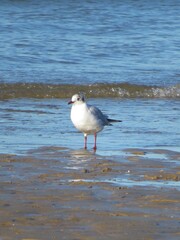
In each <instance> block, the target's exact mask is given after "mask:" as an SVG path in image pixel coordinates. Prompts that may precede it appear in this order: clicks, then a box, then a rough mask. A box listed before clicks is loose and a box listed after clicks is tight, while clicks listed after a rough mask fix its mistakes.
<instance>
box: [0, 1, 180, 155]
mask: <svg viewBox="0 0 180 240" xmlns="http://www.w3.org/2000/svg"><path fill="white" fill-rule="evenodd" d="M179 11H180V2H179V1H176V0H174V1H168V0H165V1H151V2H150V1H142V0H138V1H133V0H128V1H98V2H97V1H70V0H68V1H33V0H31V1H8V0H7V1H1V7H0V15H1V26H0V29H1V40H0V56H1V66H0V152H1V153H11V154H22V153H26V152H27V151H28V150H30V149H35V148H39V147H43V146H60V147H65V148H70V149H81V148H82V147H83V135H82V134H81V133H78V132H77V130H76V129H75V128H74V127H73V126H72V123H71V121H70V117H69V115H70V107H69V106H68V105H67V102H68V101H69V99H70V98H71V96H72V95H73V94H75V93H77V92H84V93H85V94H86V97H87V100H88V102H89V103H90V104H94V105H96V106H98V107H99V108H100V109H101V110H102V111H103V112H104V113H105V114H107V115H109V117H111V118H115V119H120V120H122V123H116V124H113V126H108V127H106V128H105V130H104V131H103V132H101V133H100V134H98V150H97V153H98V154H102V155H108V156H111V155H119V154H120V152H121V151H122V149H125V148H166V149H174V150H178V151H179V150H180V144H179V143H180V128H179V126H180V120H179V116H180V105H179V98H180V85H179V84H180V70H179V66H180V45H179V39H180V31H179V22H180V15H179ZM92 146H93V137H92V136H90V137H89V139H88V148H89V149H92Z"/></svg>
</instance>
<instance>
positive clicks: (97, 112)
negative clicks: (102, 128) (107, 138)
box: [89, 105, 109, 125]
mask: <svg viewBox="0 0 180 240" xmlns="http://www.w3.org/2000/svg"><path fill="white" fill-rule="evenodd" d="M89 111H90V112H91V113H92V114H93V115H95V116H96V117H98V118H99V119H100V120H101V121H102V122H103V124H104V125H109V121H108V117H107V116H106V115H104V114H103V113H102V112H101V110H99V109H98V108H97V107H94V106H90V105H89Z"/></svg>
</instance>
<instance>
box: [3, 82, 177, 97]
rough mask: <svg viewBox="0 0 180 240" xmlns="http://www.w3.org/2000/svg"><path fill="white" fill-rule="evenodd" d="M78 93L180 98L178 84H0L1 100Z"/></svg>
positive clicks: (64, 95) (94, 95) (68, 95)
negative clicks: (164, 85) (165, 85)
mask: <svg viewBox="0 0 180 240" xmlns="http://www.w3.org/2000/svg"><path fill="white" fill-rule="evenodd" d="M79 92H83V93H85V94H86V95H87V97H93V98H116V97H119V98H180V84H177V85H174V86H170V87H157V86H146V85H135V84H129V83H117V84H116V83H115V84H108V83H100V84H92V85H71V84H60V85H53V84H43V83H42V84H41V83H37V84H36V83H13V84H9V83H0V99H1V100H3V99H12V98H69V97H71V96H72V95H73V94H75V93H79Z"/></svg>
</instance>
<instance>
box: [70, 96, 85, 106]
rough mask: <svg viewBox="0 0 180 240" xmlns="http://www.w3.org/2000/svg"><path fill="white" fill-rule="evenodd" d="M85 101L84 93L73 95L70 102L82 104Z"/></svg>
mask: <svg viewBox="0 0 180 240" xmlns="http://www.w3.org/2000/svg"><path fill="white" fill-rule="evenodd" d="M83 102H85V97H84V95H83V94H75V95H73V96H72V98H71V101H69V102H68V104H81V103H83Z"/></svg>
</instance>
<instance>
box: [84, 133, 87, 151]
mask: <svg viewBox="0 0 180 240" xmlns="http://www.w3.org/2000/svg"><path fill="white" fill-rule="evenodd" d="M84 149H87V135H84Z"/></svg>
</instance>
